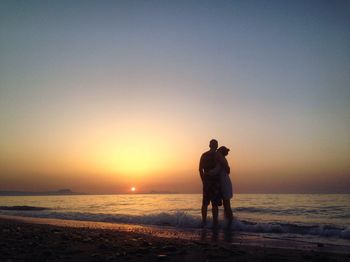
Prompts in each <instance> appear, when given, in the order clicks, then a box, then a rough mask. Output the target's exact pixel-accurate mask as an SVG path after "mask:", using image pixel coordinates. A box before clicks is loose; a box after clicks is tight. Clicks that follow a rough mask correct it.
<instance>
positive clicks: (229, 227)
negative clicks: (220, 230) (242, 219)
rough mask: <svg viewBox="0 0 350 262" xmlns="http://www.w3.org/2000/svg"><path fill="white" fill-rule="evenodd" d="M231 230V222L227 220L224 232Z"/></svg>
mask: <svg viewBox="0 0 350 262" xmlns="http://www.w3.org/2000/svg"><path fill="white" fill-rule="evenodd" d="M231 229H232V220H227V224H226V230H231Z"/></svg>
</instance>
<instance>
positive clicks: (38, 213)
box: [0, 207, 350, 239]
mask: <svg viewBox="0 0 350 262" xmlns="http://www.w3.org/2000/svg"><path fill="white" fill-rule="evenodd" d="M0 214H3V215H16V216H29V217H40V218H57V219H65V220H81V221H96V222H110V223H127V224H140V225H157V226H171V227H178V228H184V229H186V228H188V229H190V228H199V227H200V223H201V219H200V217H199V216H192V215H190V214H188V213H186V212H174V213H167V212H161V213H155V214H146V215H142V216H137V215H125V214H103V213H99V214H96V213H82V212H57V211H54V210H50V209H47V208H42V207H30V208H29V209H20V208H17V209H16V208H12V209H11V208H7V209H6V210H4V209H1V208H0ZM233 230H234V231H241V232H252V233H276V234H300V235H313V236H320V237H337V238H343V239H350V228H349V227H338V226H332V225H299V224H293V223H257V222H250V221H245V220H238V219H235V220H234V222H233Z"/></svg>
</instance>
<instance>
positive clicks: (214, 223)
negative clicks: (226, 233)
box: [211, 222, 219, 230]
mask: <svg viewBox="0 0 350 262" xmlns="http://www.w3.org/2000/svg"><path fill="white" fill-rule="evenodd" d="M211 228H212V229H213V230H216V229H219V223H218V222H213V225H212V227H211Z"/></svg>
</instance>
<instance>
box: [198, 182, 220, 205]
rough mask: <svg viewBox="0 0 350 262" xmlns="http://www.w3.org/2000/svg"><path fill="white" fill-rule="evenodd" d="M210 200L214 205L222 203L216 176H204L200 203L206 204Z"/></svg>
mask: <svg viewBox="0 0 350 262" xmlns="http://www.w3.org/2000/svg"><path fill="white" fill-rule="evenodd" d="M210 202H211V204H212V205H216V206H221V205H222V196H221V190H220V180H219V179H218V178H208V177H204V179H203V200H202V204H203V205H204V206H208V205H209V204H210Z"/></svg>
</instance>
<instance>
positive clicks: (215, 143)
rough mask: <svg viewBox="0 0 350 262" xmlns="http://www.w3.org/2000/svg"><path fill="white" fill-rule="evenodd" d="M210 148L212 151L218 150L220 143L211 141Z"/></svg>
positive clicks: (214, 140)
mask: <svg viewBox="0 0 350 262" xmlns="http://www.w3.org/2000/svg"><path fill="white" fill-rule="evenodd" d="M209 147H210V149H211V150H216V149H218V141H217V140H216V139H212V140H210V142H209Z"/></svg>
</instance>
